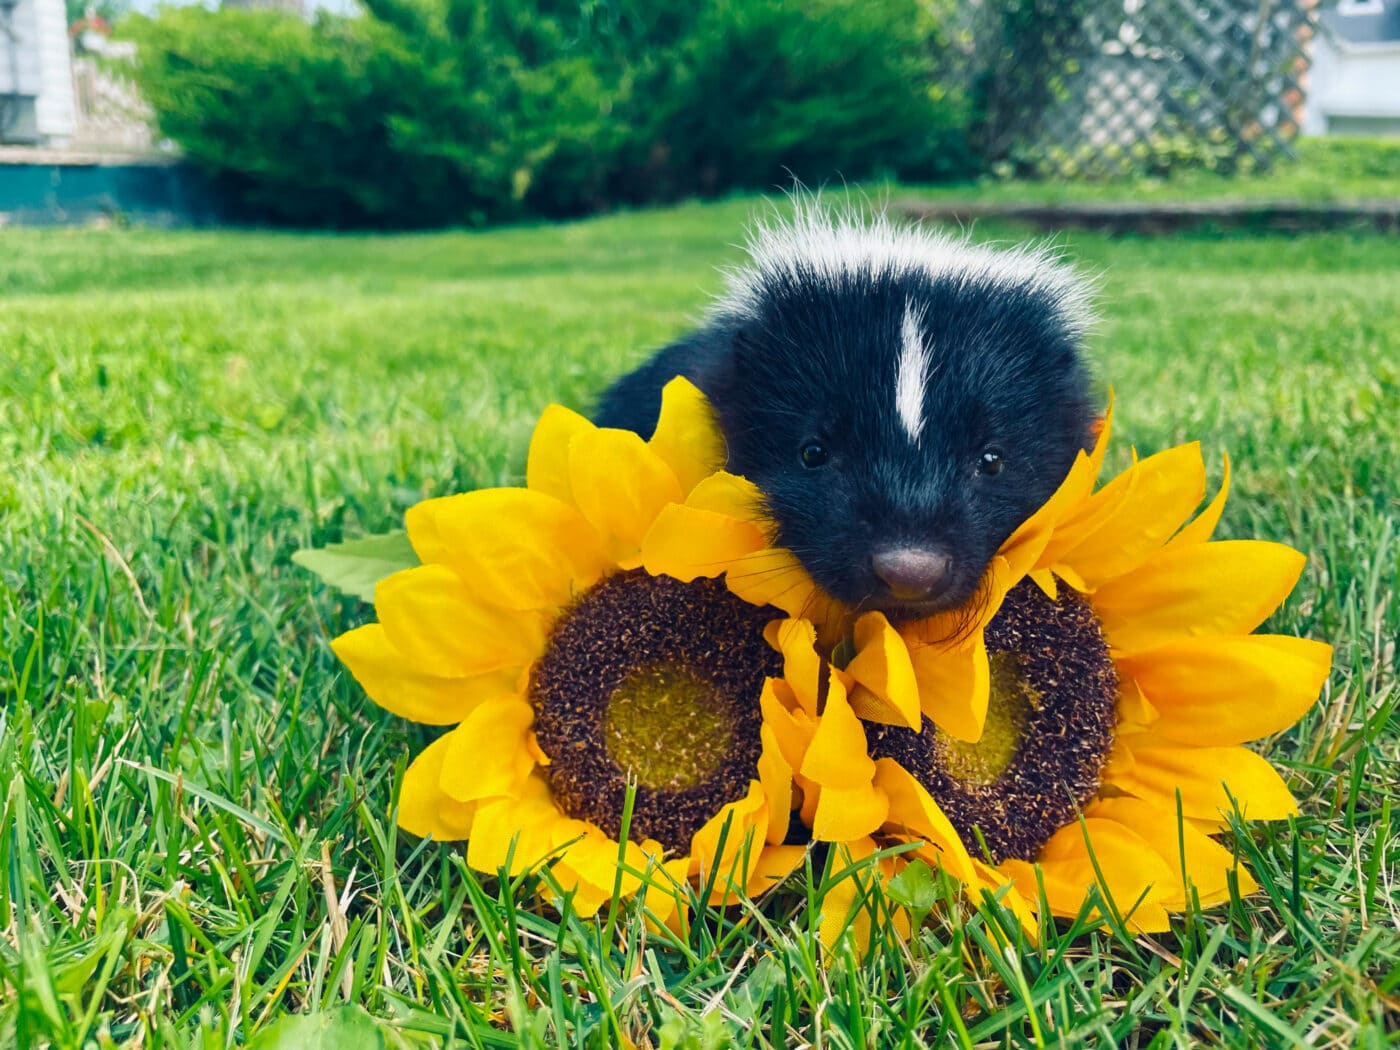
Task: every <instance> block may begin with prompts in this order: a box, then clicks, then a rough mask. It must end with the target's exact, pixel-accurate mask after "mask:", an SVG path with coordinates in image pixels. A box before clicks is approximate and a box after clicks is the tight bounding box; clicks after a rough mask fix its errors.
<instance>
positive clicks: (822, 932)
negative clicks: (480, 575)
mask: <svg viewBox="0 0 1400 1050" xmlns="http://www.w3.org/2000/svg"><path fill="white" fill-rule="evenodd" d="M875 849H876V847H875V841H874V840H873V839H869V838H866V839H860V840H858V841H853V842H847V843H843V844H842V845H841V846H840V847H838V848H837V849H836V850H834V851H833V856H832V858H831V862H830V865H829V870H830V871H832V872H837V871H843V870H845V869H846V868H848V867H850V866H851V865H853V864H857V863H858V862H860V861H862V860H864V859H865V858H866V857H868V856H870V854H872V853H874V852H875ZM866 889H867V887H866V885H865V880H863V879H861V878H860V877H859V876H858V873H857V872H855V871H853V872H850V873H849V874H848V875H847V876H846V877H845V878H842V879H838V880H837V881H835V882H833V883H831V884H830V885H829V886H828V887H827V889H826V892H825V893H824V894H822V899H821V905H820V907H821V912H820V918H819V923H820V925H819V928H818V933H817V936H818V939H819V940H820V941H821V944H822V947H823V948H827V949H830V948H832V947H833V946H834V945H835V944H836V942H837V941H838V940H840V938H841V935H842V934H843V933H845V932H846V930H847V928H848V927H850V926H852V925H853V924H856V919H857V918H858V915H857V911H856V898H857V897H861V898H864V896H865V894H866ZM861 911H862V912H865V911H866V909H865V908H864V907H862V908H861ZM857 925H858V926H859V925H860V924H857ZM863 925H864V927H865V931H866V933H867V934H868V932H869V916H868V914H867V915H866V916H865V923H864V924H863ZM855 940H856V943H857V945H860V944H861V943H862V942H864V941H866V940H868V936H867V937H862V936H861V931H860V929H859V928H858V929H857V930H856V937H855Z"/></svg>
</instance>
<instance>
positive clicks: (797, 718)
mask: <svg viewBox="0 0 1400 1050" xmlns="http://www.w3.org/2000/svg"><path fill="white" fill-rule="evenodd" d="M758 703H759V706H760V708H761V709H762V711H763V723H764V728H765V729H766V730H771V731H772V734H773V740H774V742H776V743H777V745H778V748H779V750H780V751H781V752H782V756H783V761H784V762H786V763H787V764H788V767H789V768H791V769H797V768H798V767H800V766H801V765H802V759H803V757H804V756H805V755H806V754H807V746H808V745H809V744H810V743H811V742H812V736H813V734H815V733H816V731H817V723H816V719H814V718H809V717H808V716H807V715H806V714H805V713H804V712H803V711H802V709H801V706H800V705H799V704H798V702H797V698H796V697H795V696H794V695H793V692H792V690H791V689H790V688H789V687H788V684H787V683H786V682H784V681H782V680H781V679H777V678H770V679H768V681H767V682H765V683H764V685H763V692H762V693H760V694H759V698H758Z"/></svg>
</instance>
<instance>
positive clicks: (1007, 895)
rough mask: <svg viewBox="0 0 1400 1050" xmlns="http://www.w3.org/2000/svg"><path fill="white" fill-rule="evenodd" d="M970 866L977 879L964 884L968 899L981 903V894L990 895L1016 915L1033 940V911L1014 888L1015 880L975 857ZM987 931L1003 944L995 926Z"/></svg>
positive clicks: (1034, 928)
mask: <svg viewBox="0 0 1400 1050" xmlns="http://www.w3.org/2000/svg"><path fill="white" fill-rule="evenodd" d="M972 867H973V869H974V870H975V871H976V873H977V881H976V882H969V883H967V884H966V893H967V898H968V900H970V901H972V902H973V903H974V904H981V903H982V898H983V895H986V896H988V897H991V898H992V899H993V900H995V901H996V902H997V903H998V904H1000V905H1001V906H1002V907H1003V908H1006V909H1007V910H1008V911H1010V912H1011V914H1013V915H1015V916H1016V921H1017V922H1018V923H1019V924H1020V926H1021V930H1022V931H1023V932H1024V933H1025V935H1026V936H1027V937H1029V938H1030V939H1031V941H1032V942H1034V941H1035V939H1036V936H1037V933H1038V929H1037V925H1036V921H1035V911H1034V909H1032V908H1031V906H1030V902H1029V901H1027V900H1026V897H1025V895H1024V894H1023V893H1022V892H1021V891H1020V890H1019V889H1017V888H1016V882H1015V880H1014V879H1012V878H1011V877H1010V876H1009V875H1007V874H1005V873H1004V872H1002V871H999V870H998V869H996V868H994V867H992V866H991V865H990V864H987V863H985V862H983V861H980V860H978V859H977V858H976V857H974V858H972ZM987 932H988V933H990V934H992V935H993V936H994V937H996V939H997V943H998V944H1001V945H1002V946H1003V947H1004V946H1005V945H1004V943H1003V939H1002V937H1001V936H1000V935H999V934H998V931H997V930H996V929H995V928H993V927H988V931H987Z"/></svg>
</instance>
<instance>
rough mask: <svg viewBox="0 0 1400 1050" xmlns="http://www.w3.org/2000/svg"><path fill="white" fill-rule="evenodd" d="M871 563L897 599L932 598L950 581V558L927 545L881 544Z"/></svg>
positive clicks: (933, 599)
mask: <svg viewBox="0 0 1400 1050" xmlns="http://www.w3.org/2000/svg"><path fill="white" fill-rule="evenodd" d="M870 567H871V568H872V569H873V570H874V572H875V576H876V578H877V579H879V580H880V582H881V583H883V584H884V585H885V589H886V590H887V591H888V592H889V595H890V597H891V598H893V599H894V600H895V601H897V602H919V603H922V602H935V601H937V600H938V599H939V598H940V597H942V596H943V594H944V593H945V592H946V591H947V590H948V587H949V585H950V584H951V583H952V582H953V575H954V574H953V559H952V558H950V557H949V556H948V555H947V554H945V553H944V552H943V551H940V550H935V549H933V548H930V547H910V546H899V547H882V548H880V549H878V550H876V551H875V552H874V553H873V554H871V556H870Z"/></svg>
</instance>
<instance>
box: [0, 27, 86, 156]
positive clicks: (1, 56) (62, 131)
mask: <svg viewBox="0 0 1400 1050" xmlns="http://www.w3.org/2000/svg"><path fill="white" fill-rule="evenodd" d="M9 29H10V32H11V33H13V34H14V39H13V41H11V40H9V39H6V37H7V36H8V34H0V93H3V94H6V95H11V94H15V95H18V96H20V100H19V101H18V102H17V104H16V105H14V106H13V107H12V108H13V110H14V112H15V114H16V115H17V119H14V120H12V121H11V123H10V124H9V126H7V127H5V128H3V129H0V133H2V134H3V137H4V138H5V139H7V140H11V141H29V142H39V143H42V144H45V145H63V144H65V143H66V142H67V141H68V140H69V139H70V138H71V137H72V135H73V127H74V122H75V118H74V110H73V70H72V65H71V58H70V55H69V46H68V24H67V16H66V12H65V10H64V5H63V0H19V4H18V6H16V7H15V9H14V11H13V13H12V15H11V18H10V24H9Z"/></svg>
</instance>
